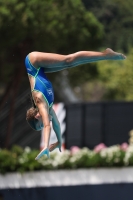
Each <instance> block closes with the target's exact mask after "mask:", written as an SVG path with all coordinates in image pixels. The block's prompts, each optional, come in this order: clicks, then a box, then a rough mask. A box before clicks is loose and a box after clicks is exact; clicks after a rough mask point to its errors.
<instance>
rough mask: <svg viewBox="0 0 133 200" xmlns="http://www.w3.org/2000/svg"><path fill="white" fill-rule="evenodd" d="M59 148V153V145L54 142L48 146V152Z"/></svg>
mask: <svg viewBox="0 0 133 200" xmlns="http://www.w3.org/2000/svg"><path fill="white" fill-rule="evenodd" d="M56 148H59V151H60V152H61V143H60V142H55V143H53V144H51V145H50V146H49V151H50V152H51V151H53V150H54V149H56Z"/></svg>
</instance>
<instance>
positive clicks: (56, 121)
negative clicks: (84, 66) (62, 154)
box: [49, 108, 62, 149]
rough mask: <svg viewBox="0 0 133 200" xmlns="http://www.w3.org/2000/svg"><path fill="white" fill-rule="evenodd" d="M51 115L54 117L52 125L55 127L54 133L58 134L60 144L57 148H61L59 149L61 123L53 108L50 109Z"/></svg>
mask: <svg viewBox="0 0 133 200" xmlns="http://www.w3.org/2000/svg"><path fill="white" fill-rule="evenodd" d="M49 114H50V115H51V116H52V125H53V129H54V132H55V134H56V137H57V140H58V142H57V143H58V144H57V146H58V147H59V149H60V148H61V140H62V138H61V128H60V122H59V120H58V118H57V116H56V113H55V111H54V110H53V108H51V109H50V111H49Z"/></svg>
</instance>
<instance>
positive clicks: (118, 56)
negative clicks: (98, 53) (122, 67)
mask: <svg viewBox="0 0 133 200" xmlns="http://www.w3.org/2000/svg"><path fill="white" fill-rule="evenodd" d="M103 53H104V54H105V55H106V58H107V59H108V60H125V59H126V56H125V55H123V54H122V53H118V52H115V51H113V50H112V49H110V48H107V49H106V50H105V51H104V52H103Z"/></svg>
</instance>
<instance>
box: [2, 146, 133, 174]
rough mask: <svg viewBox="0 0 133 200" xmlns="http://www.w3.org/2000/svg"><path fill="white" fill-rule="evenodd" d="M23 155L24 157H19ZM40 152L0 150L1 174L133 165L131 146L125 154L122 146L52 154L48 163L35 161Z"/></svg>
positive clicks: (19, 149)
mask: <svg viewBox="0 0 133 200" xmlns="http://www.w3.org/2000/svg"><path fill="white" fill-rule="evenodd" d="M20 152H21V154H20ZM38 153H39V151H38V150H31V149H30V148H29V147H25V148H24V149H22V148H21V147H19V146H15V147H13V148H12V149H10V151H9V150H5V149H0V163H1V164H0V174H5V173H7V172H21V173H24V172H27V171H36V170H57V169H77V168H92V167H122V166H132V165H133V147H132V145H129V146H128V147H127V149H126V150H123V149H122V148H121V146H120V145H114V146H111V147H106V148H103V149H101V150H99V151H96V150H95V149H94V150H90V149H88V148H82V149H79V150H78V151H77V152H73V151H69V150H65V151H63V152H61V153H57V152H52V153H50V158H49V159H48V158H47V157H46V155H44V156H43V157H42V158H40V159H39V160H37V161H36V160H35V157H36V155H37V154H38Z"/></svg>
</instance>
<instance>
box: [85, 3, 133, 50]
mask: <svg viewBox="0 0 133 200" xmlns="http://www.w3.org/2000/svg"><path fill="white" fill-rule="evenodd" d="M82 1H83V2H84V4H85V6H86V8H87V9H88V11H90V12H92V13H93V14H94V15H95V16H96V17H97V19H98V20H99V21H100V22H101V23H102V25H103V26H104V30H105V37H104V40H103V45H104V46H109V47H111V48H113V49H115V50H117V51H118V50H122V51H123V52H126V53H127V52H128V51H129V50H130V48H131V47H132V46H133V34H132V32H133V11H132V7H133V1H132V0H127V1H121V0H102V1H101V0H95V1H93V0H89V1H88V0H82Z"/></svg>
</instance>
